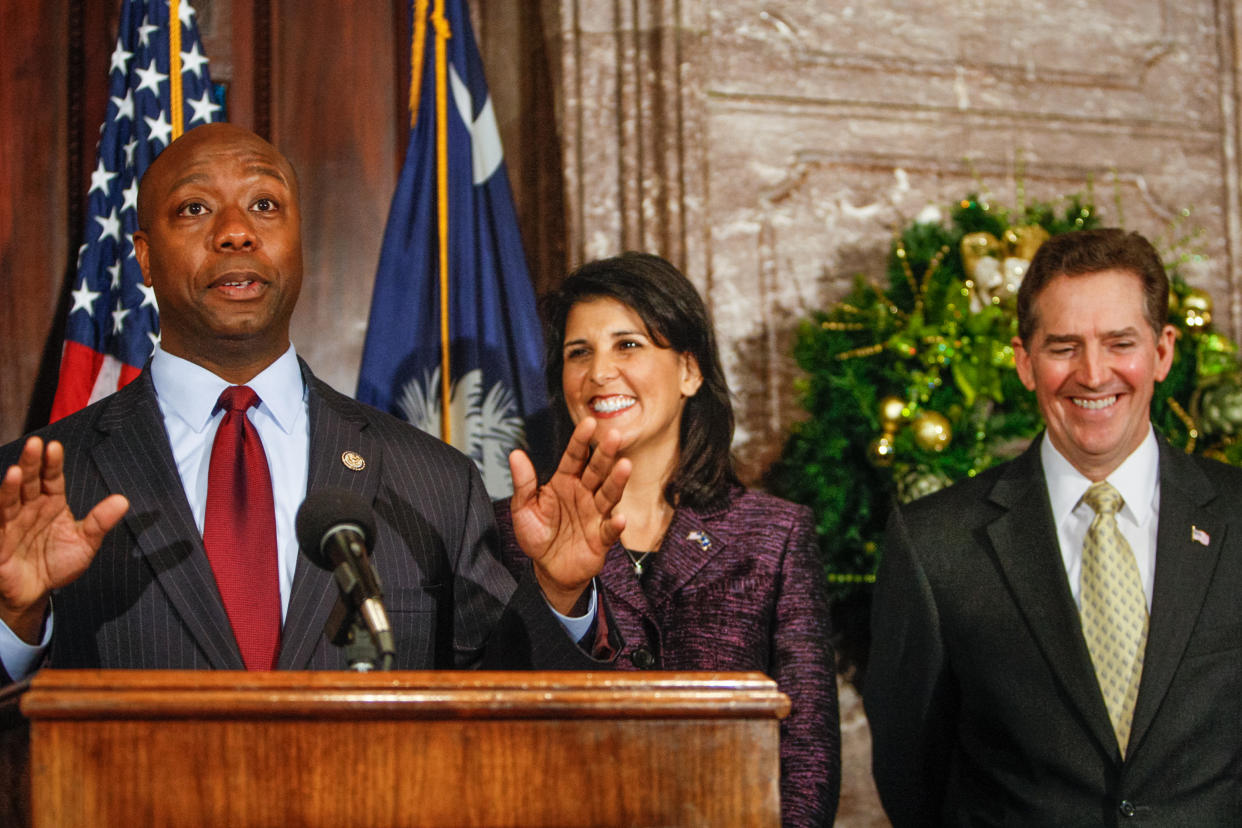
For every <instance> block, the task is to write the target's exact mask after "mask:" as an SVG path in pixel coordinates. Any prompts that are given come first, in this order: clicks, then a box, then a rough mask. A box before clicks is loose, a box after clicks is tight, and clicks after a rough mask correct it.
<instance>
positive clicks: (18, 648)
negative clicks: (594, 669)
mask: <svg viewBox="0 0 1242 828" xmlns="http://www.w3.org/2000/svg"><path fill="white" fill-rule="evenodd" d="M591 606H592V607H594V606H595V605H594V603H592V605H591ZM51 641H52V613H51V611H50V610H49V612H48V614H47V620H46V621H45V622H43V640H42V641H40V642H39V643H38V644H27V643H26V642H25V641H22V640H21V639H20V638H18V637H17V633H15V632H13V631H12V630H10V629H9V625H8V624H5V623H4V622H3V621H0V665H3V666H4V672H6V673H8V674H9V678H11V679H13V681H21V680H22V679H25V678H29V676H30V674H31V673H33V672H34V671H35V668H36V667H38V665H39V662H40V661H42V660H43V654H44V653H46V652H47V648H48V645H49V644H50V643H51Z"/></svg>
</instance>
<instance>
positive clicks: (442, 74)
mask: <svg viewBox="0 0 1242 828" xmlns="http://www.w3.org/2000/svg"><path fill="white" fill-rule="evenodd" d="M431 22H432V25H433V26H434V27H435V30H436V190H437V196H438V198H437V203H438V207H439V209H438V215H437V218H438V229H439V238H440V439H441V440H443V441H444V442H446V443H449V444H452V442H453V423H452V412H451V411H450V402H451V400H452V377H451V375H450V368H451V367H452V366H451V364H450V359H449V278H448V277H449V249H448V233H449V223H448V39H449V38H450V37H452V32H450V31H449V23H448V19H447V18H446V17H445V16H444V0H436V10H435V13H434V14H433V15H432V18H431Z"/></svg>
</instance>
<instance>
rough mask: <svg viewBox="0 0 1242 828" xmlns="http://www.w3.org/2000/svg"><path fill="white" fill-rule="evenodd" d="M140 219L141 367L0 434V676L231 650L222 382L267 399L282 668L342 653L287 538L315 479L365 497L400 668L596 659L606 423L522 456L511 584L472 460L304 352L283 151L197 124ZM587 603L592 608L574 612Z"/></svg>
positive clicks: (153, 185) (296, 239)
mask: <svg viewBox="0 0 1242 828" xmlns="http://www.w3.org/2000/svg"><path fill="white" fill-rule="evenodd" d="M138 213H139V227H140V228H141V229H140V230H139V232H138V233H136V234H135V235H134V252H135V255H136V257H137V259H138V262H139V264H140V266H141V267H142V271H143V276H144V280H145V282H146V284H147V285H148V286H149V287H152V288H153V289H154V291H155V295H156V298H157V300H158V302H159V307H160V316H161V327H162V332H161V336H162V339H161V344H160V347H159V348H158V349H157V351H156V353H155V355H154V356H153V358H152V361H151V362H150V364H149V365H148V367H147V369H146V370H145V371H144V372H143V373H142V375H141V376H140V377H139V378H138V379H137V380H135V381H134V382H133V383H131V384H130V385H128V386H126V387H125V388H124V389H122V390H121V391H118V392H117V393H116V394H114V395H112V396H110V397H107V398H105V399H103V400H101V401H99V402H98V403H96V404H94V405H92V406H90V407H88V408H86V409H84V410H82V411H80V412H78V413H77V414H74V415H72V416H70V417H67V418H65V419H64V420H61V421H59V422H57V423H54V424H53V425H51V426H48V427H47V428H45V429H43V430H42V431H40V432H39V433H38V434H36V435H33V436H31V437H29V438H28V439H27V440H25V441H24V442H21V441H19V442H17V443H13V444H10V445H8V446H5V447H4V448H2V449H0V468H2V469H7V471H6V472H5V474H4V477H3V482H2V483H0V622H3V623H2V624H0V664H2V666H3V670H2V671H0V678H5V679H11V678H20V677H22V676H24V675H27V674H29V673H30V672H32V671H33V670H34V669H36V668H37V667H38V666H39V664H41V663H46V664H50V665H52V666H57V667H120V668H215V669H241V668H242V667H243V662H242V658H241V654H240V650H239V648H238V645H237V643H236V640H235V637H234V635H233V630H232V628H231V626H230V621H229V617H228V615H227V614H226V611H225V608H224V605H223V603H222V601H221V599H220V595H219V591H218V589H217V586H216V581H215V578H214V576H213V572H212V569H211V565H210V564H209V562H208V559H207V556H206V553H205V551H204V548H203V540H202V531H203V513H204V502H205V500H206V488H207V486H206V481H207V466H208V458H209V456H210V450H211V444H212V437H213V436H214V433H215V431H216V428H217V426H218V424H219V422H220V419H221V418H222V416H223V415H222V413H218V412H217V411H215V410H213V409H214V406H215V400H216V397H217V396H218V395H219V393H220V392H221V391H222V390H223V389H224V388H225V387H227V386H230V385H248V386H250V387H252V388H253V389H254V390H255V391H256V392H257V393H258V395H259V397H260V399H261V400H262V402H261V404H260V405H259V406H257V407H256V408H254V409H252V410H251V411H250V415H249V416H250V418H251V420H252V421H253V422H254V424H255V426H256V428H257V430H258V432H259V434H260V435H261V436H262V441H263V445H264V449H265V453H266V455H267V459H268V463H269V466H270V468H271V474H272V479H273V491H274V501H275V513H276V523H277V539H276V542H277V547H278V558H279V563H278V569H279V581H280V584H279V586H280V593H281V595H280V597H281V608H282V610H281V611H282V618H283V626H282V630H281V638H280V646H279V652H278V656H277V659H276V666H277V667H278V668H280V669H333V668H343V667H345V666H346V660H345V656H344V653H343V652H342V651H341V649H340V648H338V647H335V646H334V645H332V644H331V643H330V642H329V641H328V640H327V639H326V637H325V636H324V634H323V626H324V623H325V621H326V620H327V617H328V615H329V613H330V612H331V609H332V606H333V604H334V603H335V601H336V599H337V589H336V586H335V584H334V582H333V580H332V576H331V574H330V573H328V572H325V571H323V570H321V569H319V568H317V567H315V566H314V565H312V564H310V563H309V562H308V561H307V560H306V559H305V558H304V556H301V555H299V554H298V548H297V542H296V538H295V537H294V534H293V527H292V523H293V514H294V512H296V509H297V506H298V504H299V503H300V501H301V499H302V496H303V495H304V494H305V492H306V491H308V490H310V489H320V488H327V487H339V488H344V489H349V490H352V491H354V492H355V493H357V494H359V495H360V496H361V497H363V498H364V499H365V500H366V501H367V502H369V503H371V504H372V506H373V508H374V511H375V515H376V524H377V528H376V537H375V539H374V541H373V549H372V550H371V551H372V558H373V561H374V564H375V567H376V569H377V570H378V572H379V575H380V577H381V579H382V580H383V582H384V587H385V601H386V604H387V608H388V611H389V615H390V617H391V621H392V626H393V629H394V637H395V639H396V648H397V661H396V666H397V667H399V668H403V669H425V668H431V667H464V666H477V665H488V666H506V667H518V666H533V667H539V668H575V667H590V666H593V665H594V666H598V665H599V664H600V662H599V661H597V660H594V659H593V657H592V654H591V653H588V652H587V651H586V650H583V649H582V648H580V647H578V646H576V645H575V643H574V642H575V640H576V639H579V638H582V637H583V635H581V634H585V633H586V628H587V627H591V626H592V625H591V623H590V620H589V619H590V618H595V617H598V618H601V619H602V617H603V616H602V615H599V614H597V613H596V609H595V602H594V597H593V596H594V593H593V590H592V589H591V588H590V583H591V578H592V577H593V576H594V574H595V573H597V572H598V571H599V568H600V565H601V564H602V562H603V560H604V555H605V553H606V551H607V550H608V548H609V546H610V545H611V544H612V543H613V541H615V540H616V539H617V537H618V536H619V534H620V531H621V528H622V526H623V525H624V521H623V519H622V518H621V517H620V516H617V515H613V514H612V508H613V506H615V505H616V503H617V501H618V499H619V497H620V493H621V490H622V489H623V488H624V485H625V480H626V478H627V476H628V464H627V463H626V461H616V460H615V455H614V452H615V448H616V446H615V441H613V442H609V443H606V444H602V445H601V446H599V447H598V449H597V450H596V451H595V452H594V454H593V455H592V454H590V452H589V450H588V446H589V440H590V437H591V433H592V430H591V426H590V425H589V424H588V425H587V427H586V428H582V429H579V433H578V434H576V435H575V439H574V440H573V442H572V444H571V446H570V448H569V449H568V450H567V452H566V455H565V457H564V458H563V459H562V462H561V465H560V468H559V469H558V471H557V474H556V475H555V476H554V477H553V479H552V480H551V481H549V483H548V484H546V485H545V486H542V487H537V486H536V484H535V476H534V471H533V469H532V468H531V466H530V462H529V460H527V459H526V458H525V456H524V455H518V456H516V457H515V458H514V459H513V461H512V463H513V479H514V484H515V491H516V494H515V496H514V502H513V508H514V518H515V524H516V525H520V527H521V530H522V540H523V548H524V549H526V550H527V551H528V552H529V553H530V554H531V557H532V558H533V559H534V561H535V567H534V568H533V569H534V570H535V572H536V574H535V575H534V576H533V577H528V578H526V579H525V580H523V581H521V582H519V583H516V584H515V582H514V581H513V579H512V577H511V576H510V575H509V574H508V572H507V570H505V569H504V567H503V566H502V565H501V564H500V563H499V561H498V560H497V558H496V555H495V552H494V550H495V543H496V539H495V527H494V524H493V522H492V517H491V515H492V511H491V508H490V504H489V502H488V499H487V495H486V492H485V491H484V489H483V486H482V482H481V480H480V478H479V475H478V473H477V471H476V470H475V469H474V465H473V463H472V462H471V461H470V460H469V459H467V458H465V457H464V456H462V455H461V454H459V453H458V452H456V451H455V450H453V449H451V448H449V447H448V446H445V445H444V444H443V443H441V442H439V441H438V440H435V439H434V438H431V437H429V436H427V435H425V434H423V433H422V432H419V431H418V430H416V429H414V428H413V427H411V426H409V425H407V424H405V423H402V422H400V421H398V420H397V419H395V418H393V417H390V416H389V415H387V414H384V413H382V412H379V411H377V410H375V409H372V408H369V407H367V406H364V405H361V404H359V403H357V402H355V401H353V400H351V399H349V398H347V397H345V396H343V395H341V394H338V393H337V392H335V391H333V390H332V389H331V388H329V387H328V386H327V385H325V384H324V383H322V382H321V381H320V380H318V379H317V378H316V377H315V376H314V375H313V374H312V373H311V372H310V369H309V368H308V367H307V366H306V365H305V364H304V363H302V362H301V361H300V360H298V358H297V356H296V354H295V353H294V350H293V348H292V346H291V344H290V342H289V320H290V316H291V315H292V312H293V307H294V305H295V303H296V301H297V296H298V292H299V288H300V286H301V277H302V254H301V235H300V212H299V205H298V187H297V179H296V176H295V174H294V171H293V169H292V167H291V166H290V164H289V162H288V161H287V160H286V159H285V158H284V156H283V155H281V154H280V153H279V152H278V151H277V150H276V149H275V148H274V147H272V146H271V145H270V144H268V143H267V142H266V141H263V140H262V139H260V138H259V137H258V136H256V135H254V134H253V133H250V132H249V131H247V130H244V129H241V128H239V127H236V126H232V125H229V124H211V125H208V126H203V127H199V128H198V129H195V130H191V131H190V132H187V133H186V134H185V135H184V136H183V137H182V138H180V139H178V140H177V141H176V142H174V143H173V144H172V145H171V146H170V147H169V148H168V149H167V150H166V151H165V152H164V153H162V154H161V155H160V156H159V157H158V158H157V159H156V161H155V162H154V163H153V164H152V165H151V167H150V168H149V170H148V171H147V174H146V176H145V177H144V179H143V181H142V186H141V191H140V194H139V205H138ZM76 516H82V517H81V519H78V518H77V517H76ZM588 599H589V606H587V607H582V609H580V610H579V613H581V612H583V611H585V613H586V616H585V618H586V619H588V620H586V621H585V622H584V619H583V617H582V616H581V615H579V617H573V618H571V617H566V616H569V615H570V614H571V613H572V612H573V611H574V608H575V607H580V606H581V605H584V604H588ZM550 609H555V610H557V611H558V613H563V614H564V615H562V617H560V618H558V617H557V614H554V613H553V612H552V611H550ZM599 626H600V627H606V624H602V625H599ZM595 640H596V641H597V642H600V641H602V639H600V638H599V637H597V638H596V639H595ZM592 649H593V650H595V651H596V654H598V653H599V652H601V651H602V650H603V649H606V648H600V647H594V648H592Z"/></svg>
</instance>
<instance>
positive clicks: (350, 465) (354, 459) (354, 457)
mask: <svg viewBox="0 0 1242 828" xmlns="http://www.w3.org/2000/svg"><path fill="white" fill-rule="evenodd" d="M341 463H342V464H343V465H344V466H345V468H347V469H349V470H350V471H362V470H363V469H365V468H366V467H367V461H366V460H363V459H362V455H361V454H359V453H358V452H356V451H347V452H344V453H343V454H341Z"/></svg>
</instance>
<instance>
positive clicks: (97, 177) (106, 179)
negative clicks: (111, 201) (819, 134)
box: [86, 158, 117, 197]
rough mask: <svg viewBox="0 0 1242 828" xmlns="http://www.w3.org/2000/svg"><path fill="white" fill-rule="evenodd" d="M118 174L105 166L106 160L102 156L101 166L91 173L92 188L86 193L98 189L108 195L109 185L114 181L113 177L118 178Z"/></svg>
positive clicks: (105, 195)
mask: <svg viewBox="0 0 1242 828" xmlns="http://www.w3.org/2000/svg"><path fill="white" fill-rule="evenodd" d="M116 176H117V174H116V173H114V172H110V171H109V170H108V168H107V167H105V166H104V160H103V159H102V158H100V159H99V166H98V167H96V168H95V171H94V172H93V173H91V188H90V189H89V190H87V191H86V194H87V195H90V194H91V193H93V192H95V191H96V190H98V191H99V192H101V193H103V194H104V197H107V195H108V185H109V184H111V183H112V179H114V178H116Z"/></svg>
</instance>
